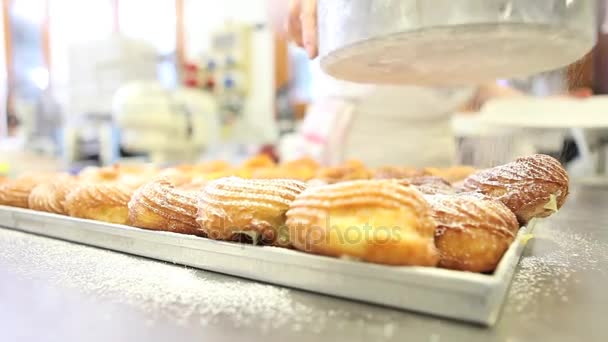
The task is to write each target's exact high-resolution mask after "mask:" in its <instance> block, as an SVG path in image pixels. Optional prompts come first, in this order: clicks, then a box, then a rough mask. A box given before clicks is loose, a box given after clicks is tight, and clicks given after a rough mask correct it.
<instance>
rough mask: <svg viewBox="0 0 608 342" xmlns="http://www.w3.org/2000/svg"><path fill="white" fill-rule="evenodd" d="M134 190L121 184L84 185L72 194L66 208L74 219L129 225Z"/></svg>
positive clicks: (68, 197)
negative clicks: (130, 205)
mask: <svg viewBox="0 0 608 342" xmlns="http://www.w3.org/2000/svg"><path fill="white" fill-rule="evenodd" d="M133 191H134V188H133V187H132V186H130V185H128V184H123V183H120V182H107V183H84V182H81V183H80V185H79V186H78V187H77V188H76V189H75V190H73V191H72V192H70V193H69V194H68V195H67V197H66V200H65V204H64V205H65V208H66V210H67V212H68V214H69V215H70V216H72V217H79V218H84V219H89V220H96V221H102V222H108V223H116V224H128V223H129V210H128V208H127V204H128V203H129V200H130V199H131V195H132V194H133Z"/></svg>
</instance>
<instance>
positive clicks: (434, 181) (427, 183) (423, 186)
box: [405, 176, 456, 195]
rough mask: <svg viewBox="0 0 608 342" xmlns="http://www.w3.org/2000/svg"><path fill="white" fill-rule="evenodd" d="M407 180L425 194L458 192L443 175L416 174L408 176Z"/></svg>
mask: <svg viewBox="0 0 608 342" xmlns="http://www.w3.org/2000/svg"><path fill="white" fill-rule="evenodd" d="M405 181H407V182H409V183H410V184H411V185H413V186H414V187H416V189H418V190H419V191H420V192H422V193H423V194H425V195H437V194H443V195H450V194H455V193H456V189H454V188H453V187H452V185H450V183H449V182H448V181H446V180H445V179H443V178H441V177H436V176H416V177H411V178H407V179H405Z"/></svg>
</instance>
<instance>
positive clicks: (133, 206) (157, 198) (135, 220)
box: [129, 179, 204, 235]
mask: <svg viewBox="0 0 608 342" xmlns="http://www.w3.org/2000/svg"><path fill="white" fill-rule="evenodd" d="M196 194H197V192H196V191H191V190H185V189H180V188H177V187H176V186H175V185H174V184H172V183H171V182H170V181H169V180H167V179H159V180H156V181H153V182H150V183H148V184H146V185H144V186H142V187H140V188H139V189H138V190H137V191H135V193H134V194H133V197H132V198H131V201H130V202H129V220H130V222H131V224H132V225H133V226H135V227H139V228H145V229H151V230H163V231H169V232H174V233H182V234H191V235H204V232H203V231H201V230H200V229H199V227H198V224H197V223H196V214H197V198H196Z"/></svg>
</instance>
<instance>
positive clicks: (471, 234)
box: [427, 195, 519, 272]
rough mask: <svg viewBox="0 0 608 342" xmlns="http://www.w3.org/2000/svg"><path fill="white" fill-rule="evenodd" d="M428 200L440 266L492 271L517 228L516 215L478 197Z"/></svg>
mask: <svg viewBox="0 0 608 342" xmlns="http://www.w3.org/2000/svg"><path fill="white" fill-rule="evenodd" d="M427 200H428V202H429V203H430V204H431V207H432V209H433V218H434V219H435V222H437V230H436V231H435V245H436V246H437V248H438V249H439V254H440V255H441V259H440V261H439V266H440V267H444V268H449V269H454V270H461V271H470V272H491V271H494V269H496V266H497V265H498V263H499V262H500V260H501V258H502V256H503V254H504V253H505V252H506V251H507V249H508V248H509V246H510V245H511V243H512V242H513V240H514V239H515V236H516V234H517V231H518V229H519V224H518V222H517V218H516V217H515V214H513V213H512V212H511V210H509V208H507V207H506V206H505V205H504V204H502V203H501V202H499V201H497V200H494V199H489V198H483V197H480V196H468V195H451V196H446V195H435V196H428V197H427Z"/></svg>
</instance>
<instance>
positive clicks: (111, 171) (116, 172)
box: [78, 164, 159, 187]
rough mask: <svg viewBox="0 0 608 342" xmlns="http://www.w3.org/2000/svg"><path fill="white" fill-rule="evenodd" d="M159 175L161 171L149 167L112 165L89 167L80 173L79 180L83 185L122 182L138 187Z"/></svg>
mask: <svg viewBox="0 0 608 342" xmlns="http://www.w3.org/2000/svg"><path fill="white" fill-rule="evenodd" d="M158 174H159V170H158V169H156V168H154V167H151V166H147V165H128V164H127V165H120V164H116V165H112V166H107V167H88V168H85V169H84V170H82V171H81V172H80V174H79V175H78V179H79V180H80V181H82V182H83V183H107V182H121V183H124V184H127V185H130V186H132V187H138V186H141V185H142V184H144V183H146V182H148V181H150V180H151V179H152V178H154V177H156V176H157V175H158Z"/></svg>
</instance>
